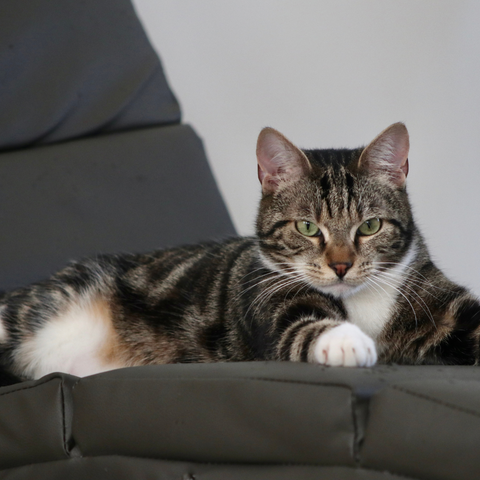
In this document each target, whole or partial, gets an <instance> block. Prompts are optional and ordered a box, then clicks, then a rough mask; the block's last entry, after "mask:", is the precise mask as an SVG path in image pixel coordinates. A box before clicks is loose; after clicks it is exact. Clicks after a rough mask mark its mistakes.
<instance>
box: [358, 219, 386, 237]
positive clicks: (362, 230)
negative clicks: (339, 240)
mask: <svg viewBox="0 0 480 480" xmlns="http://www.w3.org/2000/svg"><path fill="white" fill-rule="evenodd" d="M381 226H382V221H381V220H380V219H379V218H371V219H370V220H367V221H365V222H363V223H362V224H361V225H360V227H358V230H357V233H358V235H363V236H368V235H374V234H375V233H377V232H378V231H379V230H380V228H381Z"/></svg>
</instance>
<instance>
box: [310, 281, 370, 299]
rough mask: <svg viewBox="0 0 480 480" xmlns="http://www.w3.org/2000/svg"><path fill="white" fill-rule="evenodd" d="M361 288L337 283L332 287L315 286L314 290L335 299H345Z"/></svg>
mask: <svg viewBox="0 0 480 480" xmlns="http://www.w3.org/2000/svg"><path fill="white" fill-rule="evenodd" d="M362 287H363V285H348V284H346V283H344V282H337V283H334V284H332V285H322V286H321V287H319V286H317V287H316V288H317V290H319V291H320V292H322V293H328V294H329V295H333V296H334V297H337V298H345V297H349V296H350V295H353V294H354V293H356V292H358V291H359V290H360V289H361V288H362Z"/></svg>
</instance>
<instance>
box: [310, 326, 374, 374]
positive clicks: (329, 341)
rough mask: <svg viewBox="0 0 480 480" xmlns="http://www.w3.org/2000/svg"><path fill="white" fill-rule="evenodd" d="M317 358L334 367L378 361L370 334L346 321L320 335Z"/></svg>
mask: <svg viewBox="0 0 480 480" xmlns="http://www.w3.org/2000/svg"><path fill="white" fill-rule="evenodd" d="M315 360H316V361H317V362H318V363H321V364H322V365H330V366H332V367H371V366H372V365H375V363H376V361H377V351H376V349H375V343H374V341H373V340H372V339H371V338H370V337H369V336H368V335H365V334H364V333H363V332H362V331H361V330H360V329H359V328H358V327H357V326H356V325H353V324H352V323H347V322H345V323H342V324H341V325H339V326H338V327H333V328H332V329H331V330H328V331H327V332H325V333H324V334H322V335H320V337H318V339H317V341H316V345H315Z"/></svg>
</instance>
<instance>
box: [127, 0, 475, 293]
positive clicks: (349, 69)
mask: <svg viewBox="0 0 480 480" xmlns="http://www.w3.org/2000/svg"><path fill="white" fill-rule="evenodd" d="M134 5H135V7H136V10H137V13H138V15H139V17H140V19H141V21H142V22H143V24H144V26H145V28H146V31H147V33H148V36H149V38H150V40H151V42H152V43H153V45H154V47H155V48H156V50H157V52H158V53H159V55H160V57H161V59H162V61H163V64H164V68H165V71H166V74H167V78H168V79H169V81H170V83H171V86H172V88H173V90H174V92H175V93H176V95H177V96H178V98H179V100H180V103H181V106H182V110H183V119H184V122H187V123H190V124H192V125H193V126H194V128H195V129H196V130H197V132H198V133H199V134H200V136H201V137H202V139H203V140H204V142H205V147H206V150H207V155H208V157H209V160H210V163H211V166H212V169H213V171H214V175H215V178H216V180H217V182H218V184H219V186H220V189H221V192H222V194H223V196H224V198H225V201H226V203H227V206H228V208H229V211H230V213H231V215H232V217H233V220H234V223H235V225H236V228H237V230H238V232H239V233H240V234H242V235H249V234H252V233H253V231H254V219H255V214H256V209H257V203H258V200H259V198H260V186H259V183H258V179H257V173H256V170H257V168H256V159H255V145H256V139H257V136H258V133H259V131H260V129H261V128H262V127H264V126H267V125H268V126H272V127H274V128H276V129H278V130H280V131H281V132H282V133H284V134H285V135H286V136H287V137H288V138H289V139H290V140H291V141H293V142H294V143H295V144H296V145H298V146H299V147H303V148H328V147H357V146H360V145H365V144H366V143H368V142H370V141H371V140H372V139H373V138H374V137H375V136H376V135H377V134H378V133H380V131H382V130H383V129H384V128H386V127H387V126H388V125H390V124H392V123H394V122H397V121H403V122H405V123H406V125H407V127H408V129H409V132H410V142H411V151H410V174H409V179H408V189H409V192H410V197H411V200H412V203H413V206H414V213H415V217H416V220H417V223H418V224H419V226H420V228H421V230H422V232H423V234H424V236H425V237H426V239H427V242H428V244H429V246H430V250H431V253H432V256H433V258H434V260H435V261H436V263H437V264H438V265H439V266H440V267H441V268H442V269H443V270H444V271H445V272H446V273H447V274H448V275H449V276H450V277H452V278H453V279H455V280H456V281H458V282H460V283H462V284H465V285H467V286H469V287H470V288H471V289H472V290H473V291H475V292H476V293H477V294H480V274H479V265H480V246H479V238H480V235H479V234H480V226H479V215H478V213H477V212H478V206H479V205H480V188H479V184H480V159H479V154H480V2H478V1H475V0H422V1H421V2H420V1H418V0H242V1H233V0H201V1H198V0H134ZM185 194H186V195H188V192H185Z"/></svg>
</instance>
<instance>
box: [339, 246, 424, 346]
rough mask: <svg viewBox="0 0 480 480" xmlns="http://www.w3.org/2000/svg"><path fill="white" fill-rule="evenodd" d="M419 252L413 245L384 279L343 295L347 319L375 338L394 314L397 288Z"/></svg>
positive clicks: (397, 294) (397, 293)
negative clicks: (345, 295) (350, 293)
mask: <svg viewBox="0 0 480 480" xmlns="http://www.w3.org/2000/svg"><path fill="white" fill-rule="evenodd" d="M416 255H417V247H416V245H415V244H412V246H411V247H410V249H409V250H408V252H407V254H406V255H405V257H404V258H403V260H402V262H400V263H399V264H398V265H396V266H395V267H394V268H391V269H389V270H388V276H385V281H382V280H381V274H379V277H380V278H379V279H376V280H375V282H376V283H377V284H378V285H373V286H371V287H370V288H362V289H361V290H360V291H357V292H355V293H353V294H352V295H350V296H347V297H345V298H343V303H344V305H345V308H346V309H347V312H348V319H349V321H350V322H352V323H353V324H355V325H357V326H358V327H360V328H361V329H362V330H363V331H364V332H365V333H366V334H367V335H369V336H370V337H372V338H374V339H376V338H377V337H378V335H379V334H380V332H381V331H382V330H383V328H384V327H385V325H386V323H387V322H388V321H389V320H390V318H391V316H392V313H393V312H392V310H393V309H394V307H395V303H396V301H397V297H398V296H399V295H400V293H399V292H398V287H400V286H401V284H402V283H403V281H404V273H405V270H406V269H407V268H408V267H409V265H410V264H411V263H412V262H413V260H414V259H415V257H416Z"/></svg>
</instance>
